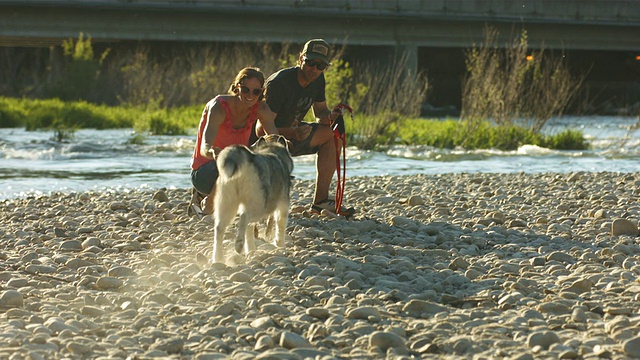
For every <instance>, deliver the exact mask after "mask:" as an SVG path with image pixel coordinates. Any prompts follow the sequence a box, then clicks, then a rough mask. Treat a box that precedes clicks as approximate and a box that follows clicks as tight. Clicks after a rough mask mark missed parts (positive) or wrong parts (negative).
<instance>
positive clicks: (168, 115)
mask: <svg viewBox="0 0 640 360" xmlns="http://www.w3.org/2000/svg"><path fill="white" fill-rule="evenodd" d="M201 112H202V107H201V106H200V105H197V106H184V107H177V108H172V109H159V108H157V107H153V106H147V107H139V106H137V107H136V106H119V107H110V106H104V105H93V104H89V103H87V102H84V101H77V102H63V101H61V100H58V99H50V100H27V99H15V98H4V97H0V127H3V128H7V127H23V126H24V127H25V128H26V129H27V130H53V131H54V132H57V133H58V134H61V133H64V132H65V131H69V130H73V129H80V128H91V129H114V128H133V129H134V130H135V131H136V133H138V134H147V133H150V134H162V135H184V134H189V133H192V132H193V129H195V128H196V127H197V126H198V123H199V121H200V116H201ZM371 121H373V120H372V119H371V118H369V117H365V116H361V115H358V114H356V116H355V118H354V119H353V120H352V119H351V118H350V117H348V116H346V117H345V126H346V130H347V135H348V136H349V138H348V144H354V143H357V141H354V138H353V137H354V136H356V134H358V131H357V129H358V128H362V127H365V126H366V125H367V123H368V122H371ZM475 124H479V125H477V128H476V129H474V131H469V129H466V128H465V127H466V126H468V125H467V124H466V123H464V122H460V121H458V120H426V119H407V120H403V121H401V122H399V123H398V125H392V126H389V127H388V128H387V129H386V130H385V132H384V133H379V134H376V135H375V136H376V138H375V139H374V143H375V144H377V146H378V147H381V146H384V145H393V144H406V145H427V146H433V147H436V148H448V149H452V148H455V147H463V148H466V149H491V148H494V149H500V150H515V149H517V148H518V146H521V145H524V144H529V145H538V146H542V147H547V148H551V149H560V150H584V149H586V148H587V147H588V144H587V142H586V140H585V139H584V136H583V134H582V132H580V131H576V130H566V131H563V132H561V133H558V134H551V135H545V134H541V133H536V132H534V131H533V130H529V129H526V128H523V127H517V126H495V125H493V124H491V123H489V122H488V121H485V122H477V123H475Z"/></svg>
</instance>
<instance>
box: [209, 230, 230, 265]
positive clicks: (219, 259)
mask: <svg viewBox="0 0 640 360" xmlns="http://www.w3.org/2000/svg"><path fill="white" fill-rule="evenodd" d="M225 228H226V226H224V225H222V224H221V223H220V222H217V221H216V226H215V228H214V230H213V256H212V257H211V262H213V263H214V264H217V263H223V262H224V249H223V248H222V246H223V245H222V240H223V239H224V231H225Z"/></svg>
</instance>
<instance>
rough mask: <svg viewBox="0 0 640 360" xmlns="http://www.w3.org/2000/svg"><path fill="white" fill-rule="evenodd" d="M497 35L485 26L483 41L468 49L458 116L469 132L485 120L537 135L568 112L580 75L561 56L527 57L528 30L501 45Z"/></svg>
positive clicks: (541, 52)
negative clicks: (518, 127) (519, 126)
mask: <svg viewBox="0 0 640 360" xmlns="http://www.w3.org/2000/svg"><path fill="white" fill-rule="evenodd" d="M497 37H498V31H497V30H496V29H494V28H490V27H488V28H486V29H485V41H484V43H483V44H482V45H481V46H479V47H474V48H473V49H471V50H469V51H467V54H466V67H467V76H466V78H465V80H464V83H463V93H462V110H461V116H460V117H461V119H462V120H464V121H466V123H467V125H468V126H469V131H473V129H475V128H476V127H477V123H478V122H480V121H484V120H491V121H493V122H495V123H496V124H497V125H504V126H507V125H516V124H518V125H524V126H528V127H529V128H531V129H532V130H534V131H536V132H537V131H540V129H542V127H543V126H544V124H545V123H546V122H547V120H549V119H550V118H551V117H553V116H556V115H561V114H562V113H563V112H564V111H565V110H566V109H567V108H568V106H569V105H570V103H571V101H572V100H573V98H574V97H575V95H576V94H577V93H578V92H579V90H580V87H581V85H582V82H583V80H584V76H583V77H581V78H576V77H574V76H573V75H572V74H571V73H570V72H569V69H568V67H567V65H566V64H565V62H564V61H563V57H562V56H559V57H553V56H548V55H547V54H546V52H545V50H544V49H541V50H539V51H534V52H532V53H529V49H528V42H527V33H526V31H523V32H522V33H521V35H520V36H519V37H516V38H515V39H514V40H513V42H512V43H511V44H507V45H506V46H504V47H500V46H499V45H498V42H497ZM528 54H530V56H531V57H530V58H529V59H528V58H527V55H528Z"/></svg>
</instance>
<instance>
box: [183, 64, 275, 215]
mask: <svg viewBox="0 0 640 360" xmlns="http://www.w3.org/2000/svg"><path fill="white" fill-rule="evenodd" d="M263 90H264V74H263V73H262V72H261V71H260V69H258V68H255V67H246V68H244V69H242V70H240V72H239V73H238V75H236V77H235V79H234V80H233V82H232V83H231V86H230V87H229V94H227V95H218V96H216V97H215V98H213V99H211V100H210V101H209V102H208V103H207V104H206V105H205V107H204V110H203V111H202V117H201V119H200V125H199V126H198V137H197V139H196V146H195V149H194V150H193V156H192V157H191V183H192V184H193V187H194V188H195V190H194V193H193V196H192V198H191V206H190V210H195V211H196V213H198V210H200V209H201V212H202V214H205V215H208V214H211V213H212V212H213V196H214V194H215V182H216V179H217V178H218V168H217V166H216V161H215V160H216V156H218V154H219V153H220V151H221V150H222V149H224V148H225V147H227V146H229V145H233V144H242V145H249V137H250V136H251V130H252V128H253V125H254V123H255V122H256V121H257V120H258V119H259V120H260V125H261V126H262V127H263V128H264V129H265V131H266V133H268V134H277V133H278V129H277V128H276V127H275V123H274V121H273V119H274V118H275V115H276V114H275V113H273V112H272V111H271V109H269V106H268V105H267V104H266V103H265V102H264V101H263ZM203 196H204V199H202V201H199V199H200V198H202V197H203ZM198 203H199V205H200V209H198V208H197V207H194V206H193V205H196V206H197V205H198Z"/></svg>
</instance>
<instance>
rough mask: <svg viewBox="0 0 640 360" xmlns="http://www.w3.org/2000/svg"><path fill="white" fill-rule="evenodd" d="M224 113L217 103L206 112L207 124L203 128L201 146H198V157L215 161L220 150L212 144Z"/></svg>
mask: <svg viewBox="0 0 640 360" xmlns="http://www.w3.org/2000/svg"><path fill="white" fill-rule="evenodd" d="M225 115H226V114H225V112H224V109H223V108H222V106H221V105H220V103H219V102H218V101H214V102H213V104H212V105H211V107H210V108H209V111H208V112H207V123H206V125H205V127H204V134H203V136H202V137H203V139H202V145H201V146H200V155H202V156H204V157H206V158H208V159H211V160H215V159H216V155H218V153H219V152H220V150H221V149H220V148H216V147H214V145H213V143H214V142H215V140H216V136H218V128H219V127H220V125H222V122H223V121H224V117H225Z"/></svg>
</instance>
